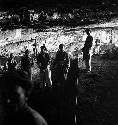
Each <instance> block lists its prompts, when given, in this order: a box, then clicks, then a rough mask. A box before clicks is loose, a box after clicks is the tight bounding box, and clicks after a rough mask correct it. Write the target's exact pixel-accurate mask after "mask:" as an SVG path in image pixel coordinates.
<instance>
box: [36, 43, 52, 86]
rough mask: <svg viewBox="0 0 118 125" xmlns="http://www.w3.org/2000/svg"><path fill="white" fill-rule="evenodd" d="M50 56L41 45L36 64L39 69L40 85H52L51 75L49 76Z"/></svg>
mask: <svg viewBox="0 0 118 125" xmlns="http://www.w3.org/2000/svg"><path fill="white" fill-rule="evenodd" d="M49 64H50V57H49V54H48V53H47V50H46V48H45V46H44V45H43V46H41V52H40V53H39V54H38V56H37V65H38V67H39V69H40V87H41V88H42V87H45V85H46V86H48V87H50V86H51V85H52V81H51V77H50V76H49Z"/></svg>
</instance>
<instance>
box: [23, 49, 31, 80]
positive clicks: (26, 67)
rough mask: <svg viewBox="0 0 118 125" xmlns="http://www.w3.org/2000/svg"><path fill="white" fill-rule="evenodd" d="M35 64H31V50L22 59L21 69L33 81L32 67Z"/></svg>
mask: <svg viewBox="0 0 118 125" xmlns="http://www.w3.org/2000/svg"><path fill="white" fill-rule="evenodd" d="M32 65H33V63H31V61H30V58H29V50H28V49H27V50H26V51H25V54H24V56H23V57H22V59H21V69H22V70H23V71H25V72H26V73H27V74H28V76H29V78H30V79H31V66H32Z"/></svg>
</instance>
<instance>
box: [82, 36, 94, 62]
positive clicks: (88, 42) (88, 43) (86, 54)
mask: <svg viewBox="0 0 118 125" xmlns="http://www.w3.org/2000/svg"><path fill="white" fill-rule="evenodd" d="M92 42H93V37H92V36H87V38H86V41H85V44H84V47H83V48H82V52H83V60H85V59H88V60H89V59H90V54H89V50H90V49H91V47H92Z"/></svg>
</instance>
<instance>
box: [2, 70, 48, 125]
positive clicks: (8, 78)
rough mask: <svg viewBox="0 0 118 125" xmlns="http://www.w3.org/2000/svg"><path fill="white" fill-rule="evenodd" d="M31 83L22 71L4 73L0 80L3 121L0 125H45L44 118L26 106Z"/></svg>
mask: <svg viewBox="0 0 118 125" xmlns="http://www.w3.org/2000/svg"><path fill="white" fill-rule="evenodd" d="M31 89H32V82H31V81H30V80H29V78H28V76H27V75H26V74H25V73H24V72H22V71H16V70H15V71H10V72H6V73H5V74H4V76H3V78H2V82H1V90H2V92H1V93H2V106H3V109H4V111H5V114H6V115H5V119H4V121H3V124H2V125H47V123H46V121H45V120H44V118H43V117H42V116H41V115H40V114H39V113H38V112H36V111H35V110H33V109H32V108H31V107H30V106H28V104H27V97H28V94H29V93H30V92H31Z"/></svg>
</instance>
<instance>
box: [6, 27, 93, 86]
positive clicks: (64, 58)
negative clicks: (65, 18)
mask: <svg viewBox="0 0 118 125" xmlns="http://www.w3.org/2000/svg"><path fill="white" fill-rule="evenodd" d="M85 32H86V34H87V38H86V40H85V44H84V47H83V48H82V52H83V61H84V62H85V66H86V71H87V72H91V48H92V42H93V37H92V36H91V35H90V30H89V29H86V30H85ZM40 49H41V51H40V53H38V55H37V56H36V58H35V59H36V64H37V65H38V68H39V69H40V85H41V86H42V87H44V86H50V85H52V79H53V76H51V72H50V69H51V67H50V65H52V64H51V63H52V60H51V58H50V56H49V53H48V50H47V48H46V46H45V44H43V45H42V46H41V47H40ZM7 65H8V71H11V70H14V69H15V67H16V65H17V62H16V61H15V59H14V57H13V54H10V58H9V59H8V61H7ZM33 65H34V60H33V59H30V58H29V50H28V49H26V51H25V54H24V56H23V57H22V58H21V67H20V68H21V70H23V71H25V72H26V73H27V74H28V76H29V77H30V78H31V77H32V76H31V67H32V66H33ZM69 65H70V60H69V56H68V53H67V52H65V51H64V44H60V45H59V49H58V51H57V53H56V55H55V59H54V61H53V66H54V68H55V74H54V76H55V78H56V76H57V77H58V78H57V79H58V80H60V81H61V80H64V79H66V78H67V73H68V69H69ZM31 79H32V78H31Z"/></svg>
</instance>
